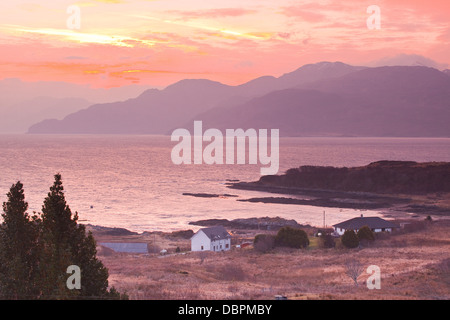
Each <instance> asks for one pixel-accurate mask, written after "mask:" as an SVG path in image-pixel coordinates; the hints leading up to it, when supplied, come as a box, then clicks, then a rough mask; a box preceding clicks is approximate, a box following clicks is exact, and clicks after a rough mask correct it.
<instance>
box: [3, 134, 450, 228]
mask: <svg viewBox="0 0 450 320" xmlns="http://www.w3.org/2000/svg"><path fill="white" fill-rule="evenodd" d="M174 144H175V143H173V142H171V141H170V137H169V136H167V137H166V136H115V135H114V136H107V135H74V136H64V135H63V136H50V135H1V136H0V150H1V152H0V168H1V175H0V193H1V198H0V200H1V201H2V202H3V201H5V200H6V193H7V192H8V190H9V188H10V186H11V185H12V184H13V183H15V182H16V181H18V180H20V181H21V182H22V183H23V184H24V188H25V195H26V199H27V201H28V202H29V205H30V210H29V211H30V212H32V211H40V210H41V207H42V202H43V200H44V198H45V196H46V195H47V192H48V188H49V187H50V186H51V185H52V183H53V175H54V174H55V173H57V172H59V173H61V174H62V177H63V183H64V187H65V190H66V200H67V202H68V204H69V205H70V207H71V209H72V211H78V213H79V215H80V220H83V222H86V223H92V224H96V225H103V226H110V227H122V228H127V229H130V230H133V231H138V232H141V231H152V230H163V231H169V230H178V229H186V228H192V227H193V226H190V225H188V222H189V221H194V220H200V219H209V218H226V219H234V218H245V217H261V216H272V217H274V216H280V217H283V218H289V219H295V220H297V222H299V223H306V224H311V225H318V226H321V225H322V224H323V211H325V212H326V223H327V225H331V224H333V223H336V222H338V221H341V220H343V219H347V218H352V217H354V216H356V215H360V214H361V213H364V215H366V216H370V215H377V214H379V213H378V212H376V211H363V212H361V211H357V210H351V209H339V208H320V207H312V206H298V205H281V204H263V203H248V202H240V201H236V199H242V198H250V197H261V196H270V195H268V194H265V193H261V192H251V191H241V190H231V189H228V188H226V183H227V179H238V180H241V181H254V180H257V179H258V178H259V172H260V170H259V169H260V168H259V166H258V165H226V164H224V165H180V166H177V165H174V164H173V163H172V161H171V159H170V152H171V149H172V147H173V145H174ZM378 160H414V161H450V139H445V138H442V139H440V138H281V139H280V171H279V173H282V172H284V171H285V170H287V169H289V168H292V167H298V166H300V165H330V166H348V167H349V166H359V165H366V164H368V163H370V162H373V161H378ZM184 192H188V193H217V194H220V193H229V194H235V195H238V196H239V197H238V198H198V197H192V196H183V195H182V193H184ZM193 229H195V227H194V228H193Z"/></svg>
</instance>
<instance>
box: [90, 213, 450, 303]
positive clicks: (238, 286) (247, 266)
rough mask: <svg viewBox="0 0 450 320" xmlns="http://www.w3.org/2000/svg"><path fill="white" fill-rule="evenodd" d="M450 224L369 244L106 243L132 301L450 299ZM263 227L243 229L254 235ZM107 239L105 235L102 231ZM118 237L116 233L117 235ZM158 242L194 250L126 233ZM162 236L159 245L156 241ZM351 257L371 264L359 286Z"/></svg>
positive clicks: (106, 255) (110, 264)
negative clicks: (138, 248)
mask: <svg viewBox="0 0 450 320" xmlns="http://www.w3.org/2000/svg"><path fill="white" fill-rule="evenodd" d="M449 231H450V222H446V221H438V222H433V223H422V224H418V225H416V226H415V227H414V228H410V229H409V231H405V230H403V231H401V232H399V233H398V234H392V235H385V236H382V237H379V238H378V239H377V240H375V242H373V243H372V244H370V245H369V246H368V247H365V248H358V249H346V248H343V247H342V246H341V245H340V244H339V243H338V245H337V246H336V248H332V249H323V248H321V246H320V242H319V239H318V238H314V237H313V236H312V234H311V235H310V246H309V248H307V249H288V248H276V249H274V250H272V251H271V252H269V253H259V252H257V251H256V250H255V249H253V248H252V247H251V246H250V247H246V248H241V249H237V248H233V249H232V250H230V251H228V252H222V253H213V252H208V253H198V252H189V251H186V252H182V253H180V254H174V253H172V254H169V255H167V256H161V255H159V254H149V255H143V254H141V255H137V254H124V253H114V252H112V251H110V250H105V249H104V248H99V252H98V256H99V258H100V259H101V260H102V261H103V263H104V264H105V266H106V267H107V268H108V269H109V273H110V277H109V279H110V285H113V286H115V287H116V288H117V289H118V290H119V291H121V292H126V293H127V294H128V295H129V297H130V299H152V300H153V299H274V296H275V295H285V296H287V297H288V298H289V299H449V298H450V233H449ZM256 233H260V232H256V231H255V230H246V231H240V233H239V236H240V237H241V239H251V238H252V237H253V236H254V235H255V234H256ZM97 238H98V239H97V240H100V241H102V240H105V236H100V235H99V236H97ZM110 239H111V237H109V238H108V240H110ZM113 240H117V241H147V242H148V243H149V244H150V245H151V246H152V245H157V246H158V248H166V249H167V248H168V249H169V252H174V249H175V248H176V247H180V249H182V250H187V249H188V248H189V243H190V242H189V240H188V239H183V238H175V237H171V236H169V235H167V234H163V233H157V234H145V235H135V236H127V237H120V236H117V237H115V238H114V239H113ZM153 242H155V243H153ZM349 261H359V262H360V263H361V265H362V266H363V267H364V268H363V270H362V273H361V275H360V276H359V277H358V279H357V282H358V284H357V285H355V283H354V282H353V280H352V279H351V278H350V277H349V276H348V275H347V274H346V271H347V267H346V266H347V264H348V262H349ZM369 265H377V266H379V268H380V270H381V289H373V290H369V289H368V288H367V286H366V279H367V278H368V277H369V274H368V273H367V272H366V269H367V267H368V266H369Z"/></svg>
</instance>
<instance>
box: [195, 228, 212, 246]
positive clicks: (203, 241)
mask: <svg viewBox="0 0 450 320" xmlns="http://www.w3.org/2000/svg"><path fill="white" fill-rule="evenodd" d="M202 246H203V249H202ZM207 250H211V240H209V238H208V237H207V236H206V234H205V233H204V232H203V231H201V230H199V231H198V232H197V233H196V234H194V235H193V236H192V238H191V251H207Z"/></svg>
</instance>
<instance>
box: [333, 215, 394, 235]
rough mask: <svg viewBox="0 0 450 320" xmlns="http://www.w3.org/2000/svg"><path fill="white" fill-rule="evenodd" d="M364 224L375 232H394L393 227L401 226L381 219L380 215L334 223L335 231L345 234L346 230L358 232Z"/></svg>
mask: <svg viewBox="0 0 450 320" xmlns="http://www.w3.org/2000/svg"><path fill="white" fill-rule="evenodd" d="M363 226H368V227H369V228H370V230H372V231H373V232H384V231H386V232H392V230H393V229H396V228H400V226H399V225H398V224H395V223H393V222H390V221H387V220H384V219H381V218H379V217H363V215H361V217H357V218H353V219H350V220H346V221H343V222H341V223H338V224H335V225H333V228H334V232H335V233H336V234H338V235H340V236H341V235H343V234H344V232H345V230H353V231H355V232H358V230H359V229H361V228H362V227H363Z"/></svg>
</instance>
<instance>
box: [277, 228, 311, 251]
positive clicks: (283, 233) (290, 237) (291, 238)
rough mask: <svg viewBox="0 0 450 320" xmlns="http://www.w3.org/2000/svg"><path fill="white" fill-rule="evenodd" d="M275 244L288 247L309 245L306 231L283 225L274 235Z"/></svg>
mask: <svg viewBox="0 0 450 320" xmlns="http://www.w3.org/2000/svg"><path fill="white" fill-rule="evenodd" d="M275 245H276V246H280V247H289V248H306V247H307V246H308V245H309V239H308V235H307V234H306V232H305V231H303V230H301V229H295V228H292V227H283V228H281V229H280V230H279V231H278V233H277V235H276V237H275Z"/></svg>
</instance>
